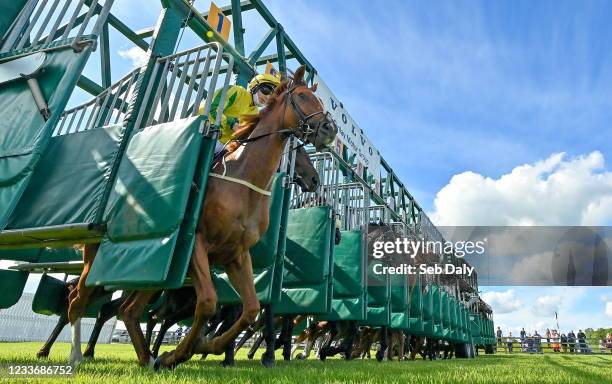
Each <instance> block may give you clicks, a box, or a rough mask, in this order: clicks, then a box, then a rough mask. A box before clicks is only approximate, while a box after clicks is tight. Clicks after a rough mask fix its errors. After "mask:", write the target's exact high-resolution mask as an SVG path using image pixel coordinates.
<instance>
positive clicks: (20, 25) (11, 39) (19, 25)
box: [2, 0, 38, 51]
mask: <svg viewBox="0 0 612 384" xmlns="http://www.w3.org/2000/svg"><path fill="white" fill-rule="evenodd" d="M36 4H38V0H30V1H28V3H27V4H26V5H25V6H24V7H23V9H22V10H21V12H19V16H17V19H16V21H15V24H14V25H13V26H12V28H11V33H10V34H9V35H8V36H7V38H6V40H5V41H4V43H3V44H2V51H10V50H11V49H13V46H14V45H15V43H16V42H17V39H18V38H19V35H21V32H22V31H23V29H24V28H25V26H26V24H27V23H28V21H29V20H30V15H31V14H32V12H34V9H35V8H36Z"/></svg>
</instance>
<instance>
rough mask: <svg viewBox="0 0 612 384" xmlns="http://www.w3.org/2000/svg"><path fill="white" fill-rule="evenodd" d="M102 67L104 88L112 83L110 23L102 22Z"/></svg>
mask: <svg viewBox="0 0 612 384" xmlns="http://www.w3.org/2000/svg"><path fill="white" fill-rule="evenodd" d="M100 67H101V68H100V69H101V74H102V86H103V87H104V88H108V87H110V86H111V84H112V81H111V62H110V47H109V41H108V23H103V24H102V32H101V33H100Z"/></svg>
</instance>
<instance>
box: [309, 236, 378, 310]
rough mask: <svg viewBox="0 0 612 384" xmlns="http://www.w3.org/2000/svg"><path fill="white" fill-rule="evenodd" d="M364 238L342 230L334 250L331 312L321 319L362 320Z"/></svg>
mask: <svg viewBox="0 0 612 384" xmlns="http://www.w3.org/2000/svg"><path fill="white" fill-rule="evenodd" d="M363 240H364V236H363V232H361V231H341V240H340V244H338V245H336V246H335V248H334V283H333V299H332V310H331V312H330V314H329V315H326V316H321V317H320V319H321V320H364V319H365V316H366V300H367V296H366V294H367V292H366V290H365V288H364V287H365V257H364V241H363Z"/></svg>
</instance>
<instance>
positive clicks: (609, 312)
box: [606, 301, 612, 319]
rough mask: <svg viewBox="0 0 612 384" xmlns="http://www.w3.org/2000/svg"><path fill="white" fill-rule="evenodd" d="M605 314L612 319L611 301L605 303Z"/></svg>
mask: <svg viewBox="0 0 612 384" xmlns="http://www.w3.org/2000/svg"><path fill="white" fill-rule="evenodd" d="M606 316H608V317H609V318H611V319H612V301H608V302H607V303H606Z"/></svg>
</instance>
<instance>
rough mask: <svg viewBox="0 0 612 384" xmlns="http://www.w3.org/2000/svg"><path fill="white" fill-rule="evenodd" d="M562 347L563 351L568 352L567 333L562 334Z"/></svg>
mask: <svg viewBox="0 0 612 384" xmlns="http://www.w3.org/2000/svg"><path fill="white" fill-rule="evenodd" d="M561 348H562V349H563V353H567V336H565V333H562V334H561Z"/></svg>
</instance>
